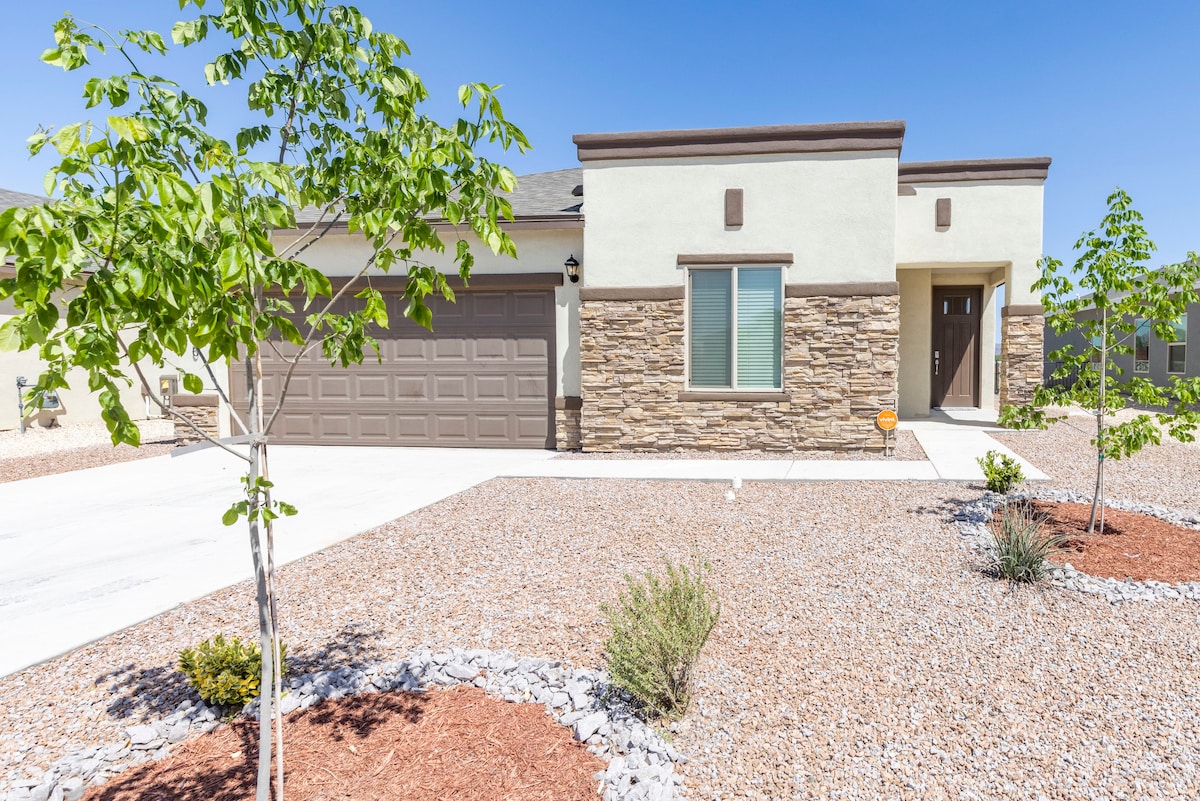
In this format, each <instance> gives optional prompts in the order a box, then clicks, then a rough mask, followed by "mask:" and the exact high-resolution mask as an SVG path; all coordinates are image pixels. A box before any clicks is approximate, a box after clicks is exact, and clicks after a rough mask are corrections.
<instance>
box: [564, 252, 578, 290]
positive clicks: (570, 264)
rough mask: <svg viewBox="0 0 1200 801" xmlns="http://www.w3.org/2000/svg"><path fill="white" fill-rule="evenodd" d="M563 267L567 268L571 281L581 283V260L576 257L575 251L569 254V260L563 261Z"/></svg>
mask: <svg viewBox="0 0 1200 801" xmlns="http://www.w3.org/2000/svg"><path fill="white" fill-rule="evenodd" d="M563 267H565V268H566V270H567V278H569V279H571V283H572V284H578V283H579V261H578V260H577V259H576V258H575V254H574V253H572V254H571V255H570V256H568V257H567V260H566V261H564V262H563Z"/></svg>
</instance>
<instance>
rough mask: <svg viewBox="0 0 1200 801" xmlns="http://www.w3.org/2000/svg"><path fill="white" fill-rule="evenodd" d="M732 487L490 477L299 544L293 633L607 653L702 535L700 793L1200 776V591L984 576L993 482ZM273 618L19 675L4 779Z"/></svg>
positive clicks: (686, 770) (172, 627)
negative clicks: (181, 656) (705, 575)
mask: <svg viewBox="0 0 1200 801" xmlns="http://www.w3.org/2000/svg"><path fill="white" fill-rule="evenodd" d="M1005 436H1009V435H1005ZM1012 436H1020V437H1026V438H1028V439H1026V440H1025V441H1024V447H1025V448H1029V449H1034V448H1038V447H1041V446H1040V445H1039V444H1038V438H1045V437H1048V436H1062V435H1048V434H1021V435H1012ZM1015 442H1016V441H1015V440H1014V443H1013V447H1014V448H1015V449H1017V450H1019V451H1020V452H1022V453H1025V451H1023V450H1021V448H1020V447H1018V445H1017V444H1015ZM1048 447H1053V445H1051V446H1048ZM1191 453H1192V454H1193V455H1194V452H1191ZM1039 466H1041V465H1040V464H1039ZM1130 481H1133V480H1132V479H1130ZM1146 481H1147V482H1149V479H1146ZM400 486H402V485H400ZM1129 486H1141V484H1139V483H1136V482H1134V483H1131V484H1130V485H1129ZM1146 486H1148V487H1150V486H1152V482H1149V483H1147V485H1146ZM1191 486H1193V487H1195V486H1197V484H1196V483H1194V482H1193V483H1192V484H1191ZM724 490H725V486H724V485H721V484H711V483H673V482H620V481H588V482H583V481H571V482H560V481H557V480H552V479H532V480H513V479H510V480H496V481H492V482H489V483H488V484H485V485H482V486H480V487H477V488H475V489H473V490H469V491H467V492H464V493H462V494H460V495H458V496H455V497H453V498H450V499H448V500H446V501H443V502H442V503H439V504H436V505H434V506H432V507H429V508H426V509H424V510H422V511H420V512H417V513H415V514H412V515H410V516H408V517H406V518H403V519H401V520H398V521H395V522H393V523H391V524H389V525H387V526H384V527H382V528H380V529H378V530H376V531H373V532H370V533H368V534H365V535H362V536H360V537H358V538H355V539H354V540H351V541H348V542H345V543H342V544H340V545H337V546H334V547H333V548H330V549H328V550H326V551H324V552H321V553H319V554H316V555H313V556H311V557H308V558H306V559H303V560H301V561H300V562H297V563H295V564H293V565H290V566H288V567H286V568H284V569H283V570H282V571H281V576H280V592H281V598H282V605H281V614H282V616H283V619H284V626H285V634H284V636H285V640H286V641H287V643H288V645H289V650H290V651H291V652H292V653H293V654H294V655H295V657H296V660H295V661H296V663H297V666H298V667H301V668H302V669H308V668H316V667H332V666H337V665H340V664H344V663H347V662H369V661H373V660H379V659H385V658H387V657H388V656H390V655H392V654H407V653H408V652H409V651H410V650H412V649H414V648H416V647H417V646H420V645H430V646H434V647H438V646H449V645H459V646H464V647H476V646H481V647H488V648H491V649H502V648H504V649H509V650H511V651H513V652H515V653H518V654H522V655H539V656H547V657H552V658H561V659H567V660H570V661H572V662H574V663H576V664H578V665H583V666H596V665H599V664H601V663H602V658H601V648H602V641H603V637H604V627H603V622H602V618H601V615H600V613H599V605H600V603H601V602H603V601H607V600H611V599H612V598H614V597H615V595H616V593H617V592H618V590H619V588H620V586H621V582H622V579H621V577H622V574H623V573H624V572H626V571H640V570H642V569H644V568H648V567H651V568H652V567H655V566H657V565H659V564H660V563H661V559H662V557H663V556H664V555H665V556H668V557H671V558H674V559H686V558H689V557H690V555H691V554H693V553H694V552H699V553H701V554H703V555H704V556H706V557H707V558H709V559H710V560H711V561H712V562H713V564H714V566H715V573H714V580H715V583H716V586H717V589H718V592H719V593H720V596H721V599H722V602H723V605H724V609H723V614H722V618H721V621H720V623H719V625H718V627H717V629H716V630H715V632H714V634H713V637H712V640H711V641H710V643H709V645H708V647H707V649H706V651H705V653H704V655H703V656H702V659H701V663H700V665H699V667H698V683H699V686H698V691H697V694H696V705H695V707H694V708H693V709H692V711H691V713H690V714H689V716H688V718H687V719H686V720H685V723H684V724H683V725H682V727H681V729H680V731H678V732H677V733H676V734H675V738H674V744H675V746H676V747H677V748H679V749H680V750H681V751H683V752H684V753H686V754H688V755H689V756H690V757H691V759H692V761H691V762H690V763H689V764H687V765H685V766H682V768H680V770H681V771H682V773H683V775H684V776H685V778H686V780H687V788H688V797H689V798H692V799H709V798H723V799H727V798H792V797H798V798H809V797H812V798H845V799H873V798H912V799H917V798H922V799H923V798H953V799H959V798H978V799H991V798H1020V799H1025V798H1029V799H1034V798H1053V799H1075V798H1120V797H1130V798H1154V799H1157V798H1164V799H1165V798H1171V799H1183V798H1196V797H1200V714H1198V711H1197V710H1198V707H1200V671H1197V670H1196V665H1197V656H1198V651H1197V648H1198V646H1200V634H1197V632H1198V631H1200V625H1198V621H1200V609H1198V608H1197V605H1196V604H1194V603H1189V602H1160V603H1126V604H1120V605H1115V606H1114V605H1110V604H1108V603H1107V602H1106V601H1105V600H1103V599H1102V598H1098V597H1094V596H1084V595H1080V594H1077V593H1070V592H1063V591H1058V590H1051V589H1023V590H1020V591H1015V592H1014V591H1012V590H1010V589H1009V588H1008V587H1006V586H1003V585H1000V584H997V583H995V582H993V581H991V580H990V579H987V578H985V577H983V576H981V575H980V574H979V573H978V571H977V569H976V566H975V565H974V564H973V563H972V557H971V556H969V555H968V553H967V551H965V550H964V549H962V548H960V547H959V546H958V544H957V542H956V537H957V536H958V535H957V533H956V530H955V527H954V525H953V523H952V521H951V516H952V513H953V508H954V506H955V504H956V503H957V501H959V500H966V499H974V498H977V497H978V496H979V494H980V488H978V487H975V486H968V485H961V484H938V483H934V484H928V483H920V484H919V483H911V484H880V483H840V484H795V485H783V484H774V483H772V484H754V483H748V484H747V485H746V486H745V487H744V488H743V489H742V490H741V491H740V492H739V493H738V497H737V500H736V501H734V502H732V503H728V502H726V501H725V500H724V499H723V498H722V493H723V492H724ZM1163 497H1164V498H1165V497H1166V495H1165V493H1164V494H1163ZM1145 500H1152V499H1150V498H1146V499H1145ZM1152 502H1154V501H1153V500H1152ZM1157 502H1160V503H1165V502H1166V501H1165V500H1163V499H1162V498H1160V499H1159V500H1158V501H1157ZM214 524H215V525H219V523H217V522H216V521H214ZM248 558H249V557H248V556H247V559H248ZM253 620H254V616H253V597H252V589H251V587H250V586H249V585H248V584H243V585H239V586H236V587H233V588H230V589H228V590H225V591H222V592H219V593H216V594H214V595H212V596H209V597H207V598H204V599H202V600H200V601H197V602H195V603H192V604H188V605H186V606H184V607H181V608H179V609H176V610H173V611H171V612H169V613H167V614H164V615H162V616H160V617H158V618H155V619H153V620H151V621H148V622H146V623H143V624H140V625H139V626H136V627H133V628H131V629H129V630H127V631H125V632H122V633H121V634H118V635H116V636H114V637H110V638H108V639H106V640H104V641H101V642H99V643H96V644H93V645H90V646H87V647H85V648H82V649H80V650H78V651H76V652H74V653H72V654H69V655H67V656H65V657H62V658H60V659H57V660H55V661H53V662H51V663H48V664H45V665H42V666H40V667H36V668H32V669H30V670H27V671H25V672H23V673H21V674H18V675H16V676H12V677H9V678H7V679H0V732H3V733H0V776H7V777H8V778H9V779H14V778H17V777H18V776H24V775H30V774H35V773H36V772H37V771H36V770H35V768H36V767H37V766H39V765H44V764H46V763H47V762H49V761H52V760H53V759H55V758H57V757H59V756H61V755H62V754H63V753H65V751H66V750H67V749H68V748H69V747H70V746H73V745H85V744H96V743H104V742H111V741H115V740H119V739H120V737H121V735H122V729H123V727H124V726H126V725H130V724H131V723H133V722H135V720H139V719H140V718H141V717H142V716H144V715H146V714H160V713H162V712H163V711H169V710H170V709H171V708H173V706H174V705H175V704H176V703H177V702H178V699H179V698H180V697H181V694H182V693H183V692H184V690H183V687H182V685H181V683H180V682H179V679H178V677H177V676H176V675H175V674H174V673H173V672H172V664H173V661H174V658H175V653H176V652H177V651H178V649H179V648H181V647H183V646H185V645H189V644H192V643H194V642H195V641H197V640H200V639H203V638H205V637H208V636H210V635H211V634H214V633H216V632H225V633H235V634H242V635H251V634H252V633H253V632H252V626H253ZM0 786H2V785H0Z"/></svg>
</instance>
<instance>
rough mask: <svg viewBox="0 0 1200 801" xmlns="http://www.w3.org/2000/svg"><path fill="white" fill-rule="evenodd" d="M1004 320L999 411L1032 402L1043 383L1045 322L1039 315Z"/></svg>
mask: <svg viewBox="0 0 1200 801" xmlns="http://www.w3.org/2000/svg"><path fill="white" fill-rule="evenodd" d="M1008 311H1009V310H1008V309H1004V310H1003V313H1002V316H1001V337H1002V342H1001V344H1000V408H1001V409H1003V408H1004V407H1005V406H1022V405H1024V404H1026V403H1029V402H1030V401H1031V400H1033V392H1034V390H1035V389H1037V387H1038V385H1039V384H1041V383H1042V369H1043V367H1042V340H1043V337H1044V335H1045V326H1046V318H1045V316H1044V315H1042V314H1041V312H1040V311H1039V313H1037V314H1009V313H1008Z"/></svg>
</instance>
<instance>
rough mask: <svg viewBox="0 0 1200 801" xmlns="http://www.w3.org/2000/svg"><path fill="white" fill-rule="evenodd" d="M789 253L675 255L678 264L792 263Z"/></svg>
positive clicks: (791, 256)
mask: <svg viewBox="0 0 1200 801" xmlns="http://www.w3.org/2000/svg"><path fill="white" fill-rule="evenodd" d="M792 263H794V259H793V255H792V254H791V253H680V254H679V255H678V256H676V257H675V264H676V265H678V266H681V267H682V266H684V265H696V266H706V265H710V264H792Z"/></svg>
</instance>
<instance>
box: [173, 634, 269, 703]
mask: <svg viewBox="0 0 1200 801" xmlns="http://www.w3.org/2000/svg"><path fill="white" fill-rule="evenodd" d="M279 655H280V664H281V665H282V668H283V672H284V673H286V672H287V646H286V645H282V644H281V645H280V646H279ZM179 670H180V671H181V672H182V673H183V674H184V675H185V676H187V677H188V681H189V682H190V683H191V685H192V687H193V688H194V689H195V690H196V692H197V693H199V694H200V697H201V698H202V699H204V702H205V703H207V704H215V705H219V706H244V705H245V704H248V703H249V702H250V701H253V700H254V699H255V698H257V697H258V689H259V687H258V685H259V682H260V677H261V675H262V652H261V651H260V650H259V647H258V645H257V644H255V643H253V642H242V641H241V640H240V639H238V638H237V637H233V638H231V639H229V640H226V639H225V638H224V637H223V636H221V635H220V634H218V635H217V636H216V637H213V639H212V641H211V642H210V641H208V640H205V641H204V642H202V643H200V644H199V645H197V646H195V647H194V648H185V649H184V650H183V651H180V653H179Z"/></svg>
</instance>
